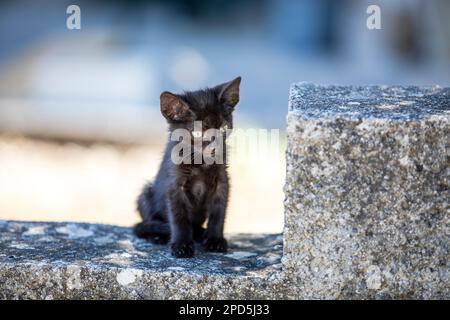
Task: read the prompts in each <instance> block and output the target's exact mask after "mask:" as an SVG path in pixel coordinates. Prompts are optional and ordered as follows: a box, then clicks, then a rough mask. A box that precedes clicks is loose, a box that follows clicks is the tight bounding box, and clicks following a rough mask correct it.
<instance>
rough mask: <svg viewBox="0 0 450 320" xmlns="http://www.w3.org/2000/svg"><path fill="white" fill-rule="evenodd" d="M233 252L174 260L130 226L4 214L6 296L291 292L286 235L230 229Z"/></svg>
mask: <svg viewBox="0 0 450 320" xmlns="http://www.w3.org/2000/svg"><path fill="white" fill-rule="evenodd" d="M229 240H230V251H229V253H227V254H215V253H206V252H203V251H201V249H200V248H198V250H197V251H198V252H197V255H196V257H195V258H193V259H175V258H173V257H171V256H170V253H169V251H168V248H167V247H166V246H159V245H152V244H150V243H149V242H146V241H145V240H141V239H138V238H136V237H135V236H133V234H132V233H131V230H130V229H129V228H123V227H115V226H108V225H95V224H79V223H42V222H39V223H38V222H18V221H0V298H1V299H227V298H228V299H237V298H239V299H257V298H260V299H267V298H280V297H282V296H284V294H285V291H284V289H283V283H284V281H283V278H282V275H281V254H282V247H283V245H282V241H283V240H282V236H281V235H258V236H255V235H236V236H231V237H230V238H229Z"/></svg>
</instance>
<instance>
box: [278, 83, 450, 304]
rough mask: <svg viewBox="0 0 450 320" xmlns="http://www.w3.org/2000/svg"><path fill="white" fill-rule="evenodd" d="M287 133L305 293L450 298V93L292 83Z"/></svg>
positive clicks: (291, 267) (290, 222) (299, 279)
mask: <svg viewBox="0 0 450 320" xmlns="http://www.w3.org/2000/svg"><path fill="white" fill-rule="evenodd" d="M287 131H288V132H287V133H288V146H287V175H286V176H287V181H286V187H285V193H286V201H285V231H284V237H285V245H284V258H283V266H284V268H285V271H286V272H288V273H289V274H290V275H291V276H292V277H294V278H295V280H294V281H295V283H296V284H297V285H296V286H295V287H296V289H297V290H298V291H297V292H298V296H302V297H309V298H450V271H449V258H450V251H449V248H450V242H449V240H450V238H449V236H450V224H449V221H450V220H449V218H450V211H449V210H450V209H449V199H450V191H449V185H450V89H441V88H438V87H431V88H417V87H381V86H371V87H337V86H315V85H311V84H294V85H293V86H292V87H291V92H290V105H289V114H288V128H287Z"/></svg>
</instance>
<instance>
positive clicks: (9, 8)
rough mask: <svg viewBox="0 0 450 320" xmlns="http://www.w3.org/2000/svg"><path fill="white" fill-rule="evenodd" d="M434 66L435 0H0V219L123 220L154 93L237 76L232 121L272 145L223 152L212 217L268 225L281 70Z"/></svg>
mask: <svg viewBox="0 0 450 320" xmlns="http://www.w3.org/2000/svg"><path fill="white" fill-rule="evenodd" d="M70 4H77V5H78V6H79V7H80V8H81V30H68V29H67V27H66V19H67V17H68V16H69V15H68V14H66V9H67V7H68V6H69V5H70ZM370 4H377V5H379V6H380V8H381V23H382V30H368V29H367V27H366V19H367V17H368V14H367V13H366V9H367V7H368V5H370ZM449 66H450V1H448V0H386V1H364V0H342V1H337V0H310V1H307V0H191V1H187V0H169V1H167V0H166V1H157V0H154V1H138V0H135V1H131V0H127V1H125V0H122V1H119V0H116V1H113V0H109V1H93V0H89V1H64V0H55V1H50V0H39V1H21V0H14V1H12V0H11V1H0V219H15V220H22V219H26V220H58V221H86V222H100V223H110V224H119V225H125V226H128V225H132V224H133V223H135V222H137V221H138V215H137V213H136V211H135V198H136V197H137V195H138V193H139V191H140V188H141V186H142V185H143V183H145V181H146V180H150V179H152V178H153V176H154V174H155V173H156V171H157V169H158V165H159V161H160V159H161V154H162V148H163V146H164V142H165V140H166V125H165V121H164V119H163V117H162V116H161V115H160V112H159V100H158V99H159V94H160V92H161V91H164V90H170V91H174V92H177V91H180V90H189V89H197V88H201V87H204V86H208V85H215V84H218V83H222V82H225V81H228V80H231V79H233V78H235V77H236V76H238V75H240V76H242V77H243V81H242V87H241V102H240V104H239V105H238V107H237V110H236V113H235V120H236V127H240V128H266V129H280V130H281V132H280V139H281V143H280V145H279V148H278V151H275V152H279V155H280V157H279V158H278V159H277V158H275V160H274V158H270V159H266V158H264V157H261V158H260V159H259V161H257V162H256V163H255V162H252V163H250V162H245V161H236V160H233V159H232V162H231V168H230V170H231V178H232V192H231V199H230V200H231V202H230V206H229V211H228V221H227V225H226V231H228V232H250V233H253V232H281V230H282V226H283V191H282V188H283V181H284V171H285V164H284V157H283V153H284V145H285V143H284V140H285V138H284V137H285V133H284V128H285V116H286V112H287V105H288V90H289V85H290V84H291V83H292V82H298V81H309V82H315V83H320V84H414V85H432V84H439V85H441V86H448V85H449V84H450V72H449Z"/></svg>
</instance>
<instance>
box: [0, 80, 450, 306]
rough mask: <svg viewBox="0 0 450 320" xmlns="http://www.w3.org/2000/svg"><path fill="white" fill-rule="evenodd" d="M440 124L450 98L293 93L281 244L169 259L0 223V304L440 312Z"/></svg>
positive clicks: (445, 227)
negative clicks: (272, 304)
mask: <svg viewBox="0 0 450 320" xmlns="http://www.w3.org/2000/svg"><path fill="white" fill-rule="evenodd" d="M449 123H450V89H440V88H437V87H432V88H417V87H335V86H328V87H321V86H314V85H311V84H295V85H293V86H292V88H291V93H290V105H289V113H288V128H287V133H288V147H287V174H286V185H285V193H286V201H285V230H284V239H283V237H282V236H281V235H258V236H255V235H235V236H230V237H229V243H230V252H229V253H228V254H225V255H224V254H212V253H206V252H202V251H201V249H200V248H199V249H198V250H197V255H196V257H195V258H193V259H175V258H173V257H171V256H170V254H169V251H168V250H167V247H166V246H157V245H152V244H150V243H148V242H146V241H144V240H140V239H137V238H136V237H134V236H133V235H132V233H131V230H130V229H129V228H122V227H114V226H105V225H93V224H76V223H37V222H35V223H33V222H17V221H0V298H3V299H17V298H22V299H72V298H75V299H179V298H183V299H268V298H269V299H270V298H271V299H281V298H284V299H286V298H288V299H305V298H315V299H359V298H368V299H372V298H378V299H383V298H426V299H442V298H446V299H449V298H450V271H449V258H450V250H449V247H450V243H449V242H450V241H449V240H450V223H449V218H450V212H449V210H450V209H449V203H448V201H449V199H450V191H449V185H450V181H449V180H450V146H449V144H450V125H449ZM282 251H283V253H284V254H283V258H281V256H282Z"/></svg>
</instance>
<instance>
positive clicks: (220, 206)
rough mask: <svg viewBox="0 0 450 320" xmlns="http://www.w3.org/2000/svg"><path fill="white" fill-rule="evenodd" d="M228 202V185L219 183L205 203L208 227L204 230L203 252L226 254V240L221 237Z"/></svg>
mask: <svg viewBox="0 0 450 320" xmlns="http://www.w3.org/2000/svg"><path fill="white" fill-rule="evenodd" d="M227 202H228V183H227V182H226V181H224V182H221V183H219V185H218V187H217V189H216V191H215V192H214V194H213V195H212V196H211V198H210V199H208V200H207V201H206V203H207V210H208V226H207V229H206V234H205V239H204V241H203V246H204V248H205V250H207V251H212V252H226V251H227V249H228V244H227V240H226V239H225V238H224V236H223V226H224V223H225V211H226V207H227Z"/></svg>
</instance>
